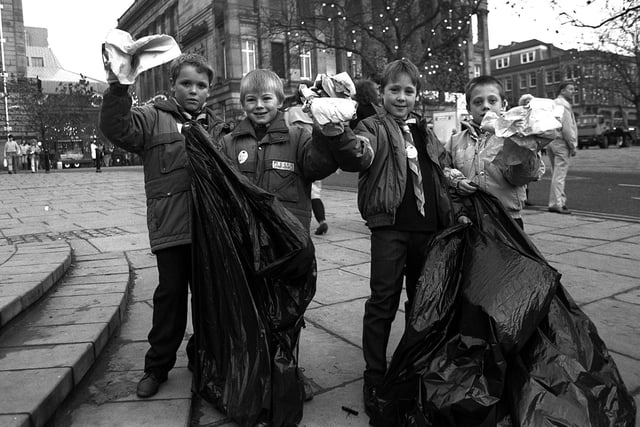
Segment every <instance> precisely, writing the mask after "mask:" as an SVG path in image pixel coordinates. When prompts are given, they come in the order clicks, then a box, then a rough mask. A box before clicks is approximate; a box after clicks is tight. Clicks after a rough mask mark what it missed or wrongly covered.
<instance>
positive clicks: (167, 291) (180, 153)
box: [100, 54, 221, 398]
mask: <svg viewBox="0 0 640 427" xmlns="http://www.w3.org/2000/svg"><path fill="white" fill-rule="evenodd" d="M107 70H108V71H109V72H110V75H109V78H108V81H109V88H108V89H107V91H106V92H105V94H104V97H103V102H102V107H101V110H100V129H101V131H102V132H103V134H104V135H105V136H106V137H107V138H108V139H109V141H111V142H112V143H113V144H115V145H117V146H118V147H121V148H123V149H125V150H127V151H130V152H132V153H136V154H138V155H141V156H142V157H143V158H144V159H145V162H144V180H145V191H146V196H147V225H148V228H149V241H150V243H151V251H152V252H153V253H154V254H155V255H156V261H157V267H158V275H159V284H158V287H157V288H156V290H155V292H154V294H153V320H152V326H151V331H150V332H149V336H148V339H149V345H150V349H149V350H148V351H147V354H146V356H145V363H144V375H143V377H142V379H141V380H140V381H139V382H138V387H137V395H138V396H139V397H142V398H146V397H151V396H153V395H155V394H156V393H157V392H158V389H159V388H160V385H161V384H162V383H164V382H165V381H166V380H167V377H168V373H169V371H170V370H171V369H172V368H173V367H174V365H175V362H176V352H177V351H178V349H179V348H180V344H181V343H182V340H183V338H184V333H185V330H186V327H187V308H188V292H189V285H190V283H191V268H192V264H191V227H192V218H191V213H192V208H191V205H192V203H193V201H192V199H191V171H190V166H189V160H188V156H187V151H186V146H185V138H184V136H183V135H182V133H181V132H180V130H181V129H182V127H183V126H184V125H185V124H186V123H188V122H190V121H197V122H199V123H201V124H202V125H203V126H204V127H205V129H207V130H208V131H209V133H213V132H214V130H215V129H216V128H218V129H219V128H221V126H219V125H221V121H220V120H219V119H218V118H217V117H216V116H215V115H214V114H213V110H211V109H210V108H208V107H207V106H206V100H207V96H208V95H209V89H210V87H211V82H212V81H213V76H214V73H213V69H212V68H211V66H210V65H209V64H208V63H207V60H206V59H205V58H204V57H202V56H200V55H196V54H182V55H180V56H179V57H178V58H176V59H174V60H173V61H172V62H171V66H170V68H169V72H170V82H171V88H170V90H171V92H172V96H171V97H170V98H169V99H166V100H158V101H156V102H154V103H153V104H149V105H145V106H142V107H132V106H131V105H132V99H131V96H130V95H129V93H128V90H129V86H128V85H123V84H120V83H119V82H118V80H117V77H116V76H115V75H114V74H113V73H112V72H111V71H110V70H111V69H110V67H109V66H108V64H107ZM123 124H126V126H123ZM212 138H213V140H214V141H215V140H217V139H218V135H212ZM193 342H194V341H193V336H192V337H191V339H190V340H189V343H188V344H187V356H188V357H189V360H190V361H191V360H192V358H193V357H195V355H194V354H193V352H194V350H195V349H194V345H193ZM190 364H191V362H190ZM189 366H191V365H189Z"/></svg>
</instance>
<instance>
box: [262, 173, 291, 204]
mask: <svg viewBox="0 0 640 427" xmlns="http://www.w3.org/2000/svg"><path fill="white" fill-rule="evenodd" d="M266 177H267V183H266V184H267V185H266V190H267V191H268V192H269V193H272V194H275V195H276V196H277V197H278V198H279V199H280V200H282V201H286V202H294V203H297V202H298V198H299V197H298V175H297V174H296V173H295V172H292V171H283V170H277V169H270V170H268V171H267V172H266Z"/></svg>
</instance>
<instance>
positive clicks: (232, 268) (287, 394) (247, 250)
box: [182, 124, 316, 426]
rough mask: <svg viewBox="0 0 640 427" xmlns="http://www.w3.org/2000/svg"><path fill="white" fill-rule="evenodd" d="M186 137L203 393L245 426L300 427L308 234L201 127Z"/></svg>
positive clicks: (309, 288)
mask: <svg viewBox="0 0 640 427" xmlns="http://www.w3.org/2000/svg"><path fill="white" fill-rule="evenodd" d="M182 133H183V134H184V135H185V138H186V143H187V152H188V156H189V162H190V164H191V168H192V170H193V177H192V195H193V200H194V211H193V245H192V246H193V265H194V269H193V274H192V286H193V288H192V291H193V303H192V305H193V324H194V334H195V338H196V339H195V348H196V363H195V369H194V382H195V390H196V391H197V392H198V393H199V394H200V395H201V396H203V398H205V399H206V400H208V401H210V402H212V403H213V404H214V405H215V406H216V407H217V408H218V409H220V410H221V411H222V412H224V413H226V414H227V415H228V416H230V417H231V418H232V419H233V420H234V421H236V422H237V423H238V424H240V425H241V426H253V425H254V424H255V423H256V421H258V419H260V420H263V419H264V420H266V421H270V422H271V423H272V425H274V426H295V425H297V424H298V422H299V421H300V419H301V418H302V403H303V394H304V389H303V385H302V380H301V378H300V374H299V371H298V369H297V349H298V339H299V336H300V330H301V328H302V326H303V314H304V311H305V310H306V307H307V306H308V304H309V303H310V302H311V299H312V298H313V295H314V293H315V285H316V264H315V254H314V248H313V244H312V242H311V239H310V237H309V233H308V230H305V229H304V228H303V226H302V225H301V224H300V222H299V221H298V220H297V219H296V218H295V217H294V216H293V215H292V214H291V213H290V212H289V211H288V210H287V209H286V208H285V207H284V206H283V205H282V204H281V203H280V202H279V201H278V200H277V199H276V198H275V197H274V196H273V195H271V194H269V193H267V192H265V191H263V190H262V189H260V188H258V187H257V186H255V185H253V184H252V183H251V182H250V181H249V180H248V179H246V177H244V176H242V175H241V174H240V173H238V172H236V171H235V170H234V169H233V167H232V166H231V165H230V163H229V162H228V160H227V159H226V158H225V157H224V156H223V155H222V154H221V153H220V152H218V151H217V150H216V149H215V148H214V146H213V144H212V143H211V141H210V140H209V138H208V135H207V134H206V132H205V131H204V130H203V129H202V128H201V127H200V126H199V125H197V124H193V125H191V124H190V125H185V127H184V128H183V130H182Z"/></svg>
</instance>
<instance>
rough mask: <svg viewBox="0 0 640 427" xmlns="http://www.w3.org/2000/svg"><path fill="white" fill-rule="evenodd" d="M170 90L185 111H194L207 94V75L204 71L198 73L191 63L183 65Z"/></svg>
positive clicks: (201, 103)
mask: <svg viewBox="0 0 640 427" xmlns="http://www.w3.org/2000/svg"><path fill="white" fill-rule="evenodd" d="M171 91H172V92H173V95H174V96H175V98H176V100H177V101H178V104H180V105H181V106H182V108H184V109H185V111H186V112H187V113H195V112H197V111H198V110H200V109H201V108H202V107H203V106H204V103H205V102H206V100H207V96H209V76H208V75H207V73H206V72H204V73H199V72H198V71H197V70H196V68H195V67H194V66H193V65H183V66H182V68H181V69H180V73H179V74H178V77H177V78H176V80H175V81H174V82H172V84H171Z"/></svg>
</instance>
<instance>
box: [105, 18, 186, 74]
mask: <svg viewBox="0 0 640 427" xmlns="http://www.w3.org/2000/svg"><path fill="white" fill-rule="evenodd" d="M104 47H105V51H106V52H107V55H108V60H109V63H110V65H111V71H113V74H115V75H116V77H118V81H119V82H120V83H122V84H128V85H130V84H133V83H134V82H135V80H136V77H138V76H139V75H140V73H142V72H144V71H146V70H148V69H150V68H153V67H157V66H158V65H162V64H164V63H166V62H169V61H171V60H173V59H175V58H177V57H178V56H179V55H180V54H181V51H180V46H178V43H177V42H176V41H175V40H174V38H173V37H171V36H169V35H166V34H156V35H151V36H146V37H142V38H140V39H138V40H134V39H133V38H132V37H131V35H130V34H129V33H127V32H126V31H122V30H118V29H113V30H111V31H109V33H107V37H106V39H105V43H104Z"/></svg>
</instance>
